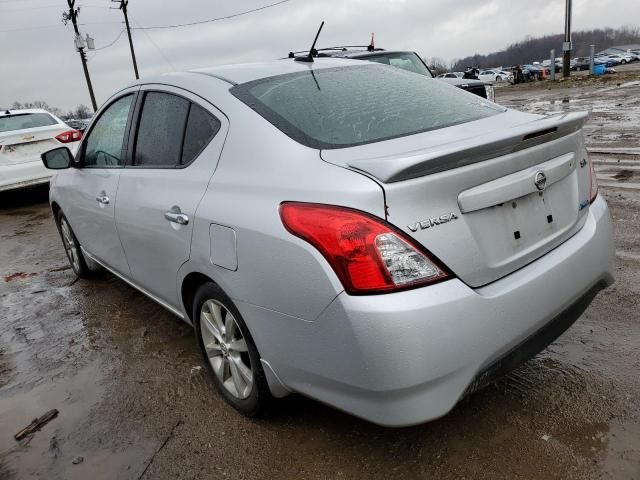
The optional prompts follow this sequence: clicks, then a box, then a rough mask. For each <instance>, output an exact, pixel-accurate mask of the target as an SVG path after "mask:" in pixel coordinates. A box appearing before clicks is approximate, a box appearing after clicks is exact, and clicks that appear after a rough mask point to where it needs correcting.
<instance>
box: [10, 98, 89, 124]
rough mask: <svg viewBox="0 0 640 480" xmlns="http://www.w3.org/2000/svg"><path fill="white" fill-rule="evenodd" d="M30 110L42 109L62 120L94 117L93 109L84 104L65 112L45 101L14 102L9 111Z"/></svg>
mask: <svg viewBox="0 0 640 480" xmlns="http://www.w3.org/2000/svg"><path fill="white" fill-rule="evenodd" d="M29 108H41V109H42V110H46V111H47V112H51V113H53V114H54V115H55V116H56V117H58V118H60V119H62V120H71V119H72V118H73V119H85V118H91V116H92V115H93V113H92V112H91V109H90V108H89V107H88V106H86V105H83V104H80V105H78V106H77V107H76V108H74V109H72V110H68V111H66V112H65V111H63V110H62V109H60V108H58V107H52V106H51V105H49V104H48V103H47V102H45V101H43V100H35V101H33V102H13V103H12V104H11V106H10V107H9V110H21V109H29ZM4 110H6V108H3V109H2V111H4Z"/></svg>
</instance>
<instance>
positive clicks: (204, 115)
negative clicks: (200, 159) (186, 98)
mask: <svg viewBox="0 0 640 480" xmlns="http://www.w3.org/2000/svg"><path fill="white" fill-rule="evenodd" d="M219 130H220V120H218V119H217V118H216V117H214V116H213V115H211V114H210V113H209V112H207V111H206V110H205V109H204V108H202V107H200V106H198V105H196V104H195V103H192V104H191V109H190V110H189V118H188V120H187V129H186V130H185V134H184V145H183V147H182V165H187V164H189V163H191V162H192V161H193V160H194V159H195V158H196V157H197V156H198V155H199V154H200V152H201V151H202V150H204V147H206V146H207V145H208V144H209V142H210V141H211V139H212V138H213V137H215V136H216V133H218V131H219Z"/></svg>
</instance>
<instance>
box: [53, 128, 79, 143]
mask: <svg viewBox="0 0 640 480" xmlns="http://www.w3.org/2000/svg"><path fill="white" fill-rule="evenodd" d="M81 138H82V132H79V131H78V130H67V131H66V132H62V133H61V134H60V135H58V136H56V140H58V141H59V142H61V143H70V142H77V141H78V140H80V139H81Z"/></svg>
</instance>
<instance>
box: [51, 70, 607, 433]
mask: <svg viewBox="0 0 640 480" xmlns="http://www.w3.org/2000/svg"><path fill="white" fill-rule="evenodd" d="M586 118H587V116H586V114H584V113H555V114H553V115H533V114H527V113H521V112H517V111H513V110H508V109H505V108H503V107H500V106H498V105H496V104H494V103H491V102H488V101H486V100H484V99H482V98H480V97H478V96H476V95H472V94H469V93H467V92H464V91H462V90H460V89H458V88H455V87H453V86H450V85H447V84H446V83H444V82H440V81H438V80H434V79H425V77H424V76H422V75H417V74H415V73H411V72H407V71H404V70H401V69H397V68H393V67H389V66H384V65H379V64H373V63H365V62H362V61H358V60H348V59H332V58H325V59H321V58H317V59H315V61H313V62H309V61H307V62H301V61H297V60H295V59H286V60H279V61H272V62H266V63H256V64H245V65H232V66H222V67H215V68H210V69H205V70H199V71H191V72H186V73H175V74H169V75H163V76H159V77H155V78H150V79H148V80H142V81H140V82H137V83H135V84H133V85H131V86H129V87H128V88H125V89H124V90H121V91H119V92H117V93H116V94H115V95H114V96H113V97H111V98H110V99H109V100H108V101H107V102H106V103H105V105H104V106H103V107H102V109H101V110H100V111H99V112H98V113H97V115H96V116H95V118H94V120H93V121H92V123H91V125H90V126H89V128H88V129H87V132H86V135H85V137H84V138H83V139H82V143H81V145H80V148H79V151H78V153H77V155H76V156H75V158H73V157H72V155H71V152H70V151H69V150H67V149H66V148H64V147H62V148H58V149H55V150H51V151H49V152H47V153H45V154H43V161H44V163H45V164H46V166H47V167H49V168H51V169H57V170H59V173H58V174H57V175H56V176H55V178H54V180H53V181H52V182H51V193H50V197H51V198H50V201H51V207H52V209H53V213H54V215H55V219H56V221H57V224H58V227H59V230H60V233H61V236H62V240H63V244H64V248H65V250H66V252H67V255H68V257H69V261H70V262H71V265H72V267H73V269H74V271H75V273H76V274H77V275H78V276H79V277H82V278H85V277H89V276H91V273H92V272H94V271H95V270H97V269H99V268H100V267H104V268H106V269H107V270H109V271H111V272H112V273H113V274H114V275H116V276H118V277H120V278H121V279H122V280H124V281H125V282H127V283H129V284H131V285H132V286H134V287H135V288H137V289H139V290H140V291H142V292H143V293H145V294H146V295H148V296H149V297H151V298H152V299H153V300H155V301H156V302H158V303H159V304H161V305H163V306H164V307H166V308H167V309H168V310H170V311H171V312H173V313H174V314H175V315H177V316H178V317H180V318H182V319H184V320H185V321H186V322H188V323H189V324H191V325H193V326H194V328H195V333H196V339H197V343H198V347H199V348H200V349H201V350H202V354H203V356H204V360H205V362H206V365H207V368H208V370H209V372H210V374H211V376H212V378H213V381H214V382H215V384H216V386H217V388H218V389H219V391H220V392H221V394H222V396H223V397H224V398H225V399H226V400H227V401H228V402H229V403H230V404H231V405H232V406H233V407H235V408H236V409H238V410H239V411H241V412H242V413H244V414H246V415H258V414H260V413H263V412H264V411H265V407H266V406H267V405H268V404H269V402H270V401H272V399H273V397H283V396H285V395H287V394H289V393H292V392H297V393H301V394H304V395H307V396H309V397H312V398H315V399H317V400H319V401H321V402H325V403H327V404H329V405H333V406H334V407H336V408H339V409H341V410H344V411H346V412H350V413H352V414H354V415H357V416H359V417H362V418H364V419H367V420H369V421H371V422H375V423H378V424H381V425H387V426H403V425H412V424H417V423H421V422H425V421H428V420H431V419H434V418H437V417H440V416H442V415H444V414H446V413H447V412H449V411H450V410H451V409H452V408H453V407H454V406H455V405H456V403H457V402H458V401H459V400H460V399H461V398H462V397H463V396H465V395H468V394H470V393H471V392H473V391H475V390H477V389H478V388H481V387H482V386H484V385H486V384H487V383H488V382H491V381H492V380H494V379H496V378H497V377H498V376H499V375H501V374H503V373H505V372H506V371H508V370H509V369H512V368H514V367H516V366H517V365H519V364H520V363H522V362H523V361H525V360H527V359H528V358H530V357H531V356H533V355H535V354H536V353H538V352H539V351H540V350H542V349H543V348H545V347H546V346H547V345H548V344H549V343H550V342H552V341H553V340H554V339H555V338H557V337H558V336H559V335H560V334H561V333H562V332H564V331H565V330H566V329H567V328H568V327H569V326H570V325H571V324H572V323H573V322H574V321H575V320H576V319H577V318H578V317H579V316H580V314H581V313H582V312H583V311H584V309H585V308H586V307H587V305H589V303H590V302H591V300H592V299H593V298H594V296H595V295H596V294H597V292H598V291H600V290H601V289H603V288H605V287H606V286H608V285H610V284H611V283H612V281H613V277H612V274H611V268H612V267H611V262H612V252H613V250H612V248H613V242H612V232H611V221H610V217H609V213H608V209H607V205H606V203H605V201H604V199H603V198H602V196H599V195H598V194H597V185H596V177H595V175H594V171H593V167H592V164H591V161H590V160H589V157H588V155H587V152H586V150H585V146H584V141H583V133H582V125H583V123H584V121H585V119H586Z"/></svg>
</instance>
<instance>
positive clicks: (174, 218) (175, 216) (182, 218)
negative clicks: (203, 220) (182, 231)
mask: <svg viewBox="0 0 640 480" xmlns="http://www.w3.org/2000/svg"><path fill="white" fill-rule="evenodd" d="M164 218H166V219H167V220H169V221H170V222H173V223H177V224H178V225H188V224H189V217H188V216H187V215H185V214H184V213H181V212H180V208H178V207H173V208H172V209H171V210H169V211H168V212H164Z"/></svg>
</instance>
